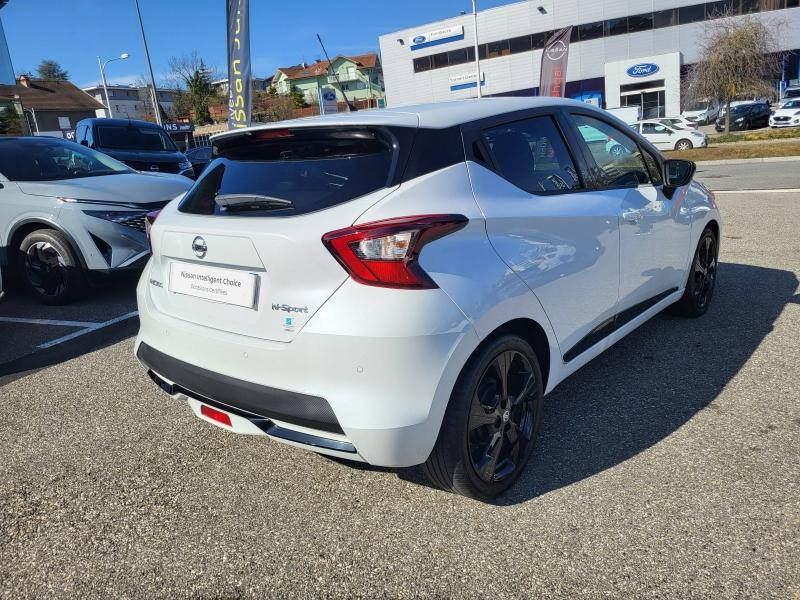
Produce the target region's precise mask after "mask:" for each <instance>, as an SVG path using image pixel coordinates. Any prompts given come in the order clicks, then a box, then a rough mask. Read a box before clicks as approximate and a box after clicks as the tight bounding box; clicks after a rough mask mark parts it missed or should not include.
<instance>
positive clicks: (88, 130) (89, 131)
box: [84, 125, 94, 148]
mask: <svg viewBox="0 0 800 600" xmlns="http://www.w3.org/2000/svg"><path fill="white" fill-rule="evenodd" d="M84 139H85V140H86V144H87V145H88V146H89V147H90V148H91V147H92V144H94V136H93V135H92V126H91V125H87V126H86V137H85V138H84Z"/></svg>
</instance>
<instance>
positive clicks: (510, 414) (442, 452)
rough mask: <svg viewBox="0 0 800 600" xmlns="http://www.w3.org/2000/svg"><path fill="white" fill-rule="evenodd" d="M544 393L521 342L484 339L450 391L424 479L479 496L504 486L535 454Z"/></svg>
mask: <svg viewBox="0 0 800 600" xmlns="http://www.w3.org/2000/svg"><path fill="white" fill-rule="evenodd" d="M543 397H544V390H543V388H542V374H541V370H540V369H539V361H538V360H537V358H536V354H535V353H534V351H533V349H532V348H531V347H530V345H529V344H528V343H527V342H526V341H525V340H523V339H522V338H519V337H516V336H513V335H504V336H501V337H499V338H497V339H495V340H494V341H492V342H490V343H488V344H487V345H486V346H485V347H484V348H483V349H481V350H480V351H479V352H478V354H476V355H475V356H473V357H472V358H471V359H470V361H469V362H468V363H467V365H466V366H465V367H464V370H463V371H462V372H461V375H460V376H459V378H458V382H457V383H456V386H455V388H454V389H453V393H452V395H451V397H450V403H449V404H448V406H447V411H446V412H445V416H444V420H443V421H442V427H441V429H440V431H439V437H438V439H437V440H436V446H434V449H433V452H431V455H430V457H428V460H427V462H426V463H425V472H426V473H427V474H428V477H429V478H430V479H431V481H432V482H433V483H435V484H436V485H437V486H439V487H441V488H443V489H446V490H449V491H453V492H457V493H459V494H462V495H464V496H468V497H470V498H476V499H479V500H490V499H492V498H494V497H495V496H497V495H498V494H501V493H502V492H504V491H505V490H507V489H508V488H509V487H511V485H512V484H513V483H514V482H515V481H516V480H517V478H518V477H519V475H520V473H521V472H522V470H523V469H524V467H525V464H526V463H527V462H528V459H529V458H530V456H531V453H532V452H533V446H534V443H535V441H536V435H537V433H538V431H539V423H540V422H541V417H542V405H543Z"/></svg>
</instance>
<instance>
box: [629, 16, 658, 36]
mask: <svg viewBox="0 0 800 600" xmlns="http://www.w3.org/2000/svg"><path fill="white" fill-rule="evenodd" d="M652 28H653V13H645V14H643V15H634V16H632V17H628V33H636V32H637V31H650V30H651V29H652Z"/></svg>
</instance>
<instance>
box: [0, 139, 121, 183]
mask: <svg viewBox="0 0 800 600" xmlns="http://www.w3.org/2000/svg"><path fill="white" fill-rule="evenodd" d="M132 172H133V171H131V169H130V168H128V167H127V166H125V165H124V164H123V163H121V162H119V161H118V160H115V159H113V158H111V157H110V156H107V155H105V154H102V153H101V152H96V151H95V150H92V149H90V148H86V147H85V146H80V145H78V144H75V143H73V142H68V141H66V140H59V139H56V138H44V137H30V138H14V139H5V140H0V173H2V174H3V175H5V176H6V177H7V178H8V179H9V180H10V181H53V180H56V179H77V178H79V177H96V176H99V175H116V174H118V173H132Z"/></svg>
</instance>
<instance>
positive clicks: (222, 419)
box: [200, 404, 233, 427]
mask: <svg viewBox="0 0 800 600" xmlns="http://www.w3.org/2000/svg"><path fill="white" fill-rule="evenodd" d="M200 414H202V415H203V416H204V417H208V418H209V419H211V420H213V421H216V422H217V423H222V424H223V425H226V426H228V427H233V424H232V423H231V418H230V416H229V415H228V414H227V413H224V412H222V411H221V410H217V409H216V408H211V407H210V406H206V405H205V404H201V405H200Z"/></svg>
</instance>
